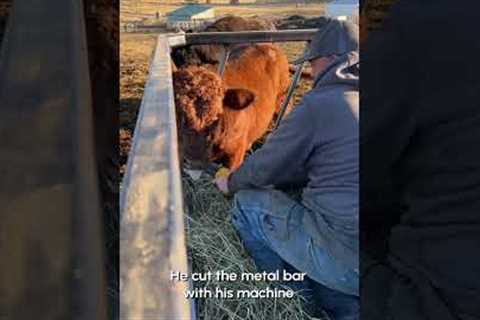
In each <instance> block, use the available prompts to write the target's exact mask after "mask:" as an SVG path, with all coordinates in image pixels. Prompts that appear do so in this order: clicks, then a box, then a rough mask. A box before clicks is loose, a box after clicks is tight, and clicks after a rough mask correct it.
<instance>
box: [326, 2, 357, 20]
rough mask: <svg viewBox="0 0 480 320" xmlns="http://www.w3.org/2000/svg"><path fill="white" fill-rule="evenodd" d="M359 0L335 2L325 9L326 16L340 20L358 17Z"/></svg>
mask: <svg viewBox="0 0 480 320" xmlns="http://www.w3.org/2000/svg"><path fill="white" fill-rule="evenodd" d="M358 8H359V4H358V0H334V1H331V2H329V3H328V4H327V5H326V7H325V14H326V15H327V16H329V17H335V18H337V19H340V20H345V19H347V18H352V17H355V16H358Z"/></svg>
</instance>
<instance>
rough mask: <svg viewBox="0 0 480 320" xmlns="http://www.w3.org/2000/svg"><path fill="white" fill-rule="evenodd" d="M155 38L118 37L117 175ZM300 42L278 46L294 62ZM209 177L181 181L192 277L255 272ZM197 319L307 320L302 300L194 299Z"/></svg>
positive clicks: (260, 285)
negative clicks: (118, 143) (118, 161)
mask: <svg viewBox="0 0 480 320" xmlns="http://www.w3.org/2000/svg"><path fill="white" fill-rule="evenodd" d="M155 40H156V37H155V35H151V34H150V35H148V34H128V33H123V34H122V35H121V44H120V52H121V54H120V69H121V70H120V72H121V76H120V77H121V78H120V94H121V101H120V125H121V129H120V145H121V161H122V167H121V171H122V172H123V170H124V169H125V163H126V161H127V156H128V152H129V150H130V146H131V142H132V135H133V134H134V129H135V122H136V117H137V112H138V108H139V106H140V103H141V99H142V96H143V91H144V86H145V82H146V80H147V77H148V68H149V62H150V57H151V54H152V52H153V49H154V46H155ZM304 45H305V44H304V43H284V44H280V46H281V47H282V48H283V50H284V52H285V53H286V54H287V56H288V57H289V59H290V60H293V59H295V58H296V57H298V56H299V55H300V54H301V53H302V51H303V48H304ZM311 85H312V81H311V80H309V79H302V81H301V82H300V84H299V87H298V90H297V91H296V93H295V96H294V101H295V102H296V103H298V101H299V100H300V99H301V96H302V95H303V94H304V92H305V91H308V90H309V89H310V87H311ZM212 178H213V177H211V176H208V175H204V176H203V177H202V178H201V179H200V180H199V181H195V182H194V181H192V180H191V179H190V178H189V177H186V176H184V177H183V181H182V182H183V189H184V195H185V209H186V210H185V211H186V214H187V219H188V230H187V244H188V252H189V255H190V257H192V260H193V264H192V268H193V271H194V272H207V271H212V272H214V271H218V270H225V271H226V272H235V273H242V272H255V271H256V270H255V266H254V264H253V262H252V261H251V259H250V258H249V256H248V255H247V253H246V252H245V250H244V248H243V246H242V244H241V242H240V239H239V238H238V236H237V234H236V232H235V230H234V228H233V225H232V224H231V221H230V209H231V199H229V198H226V197H224V196H223V195H222V194H221V193H220V192H219V191H218V190H217V189H216V187H215V186H214V185H213V184H212ZM201 285H202V286H206V287H207V288H210V289H212V290H213V289H214V288H215V287H220V288H228V289H230V290H238V289H243V290H245V289H247V290H253V289H264V288H266V287H267V286H270V287H272V286H273V287H274V286H278V285H272V284H271V283H267V282H252V281H246V282H226V283H219V282H209V283H202V284H201ZM197 303H198V310H199V319H206V320H207V319H225V320H230V319H231V320H233V319H238V320H240V319H242V320H243V319H246V320H264V319H280V320H282V319H285V320H287V319H288V320H290V319H291V320H310V319H313V318H311V317H309V316H308V315H307V314H306V313H305V312H304V310H303V309H302V303H301V298H300V297H298V296H296V297H295V298H293V299H214V298H210V299H199V300H197Z"/></svg>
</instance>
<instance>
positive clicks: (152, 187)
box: [120, 29, 317, 320]
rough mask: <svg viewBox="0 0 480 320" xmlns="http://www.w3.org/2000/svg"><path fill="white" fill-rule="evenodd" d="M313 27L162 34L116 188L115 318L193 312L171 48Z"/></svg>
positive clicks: (290, 35) (283, 37) (259, 38)
mask: <svg viewBox="0 0 480 320" xmlns="http://www.w3.org/2000/svg"><path fill="white" fill-rule="evenodd" d="M316 31H317V30H316V29H308V30H287V31H248V32H215V33H191V34H182V35H172V36H167V35H160V36H159V37H158V40H157V46H156V49H155V53H154V56H153V59H152V62H151V67H150V75H149V79H148V81H147V84H146V88H145V94H144V98H143V100H142V104H141V107H140V112H139V116H138V120H137V125H136V129H135V136H134V141H133V146H132V151H131V153H130V156H129V162H128V167H127V172H126V174H125V177H124V183H123V189H122V194H121V200H120V201H121V208H120V210H121V232H120V248H121V249H120V283H121V289H120V294H121V306H120V318H121V319H125V320H127V319H144V320H148V319H152V320H153V319H182V320H183V319H185V320H186V319H192V318H195V311H194V308H193V305H192V303H191V302H190V301H189V300H187V299H186V298H185V297H184V292H185V290H187V288H188V283H185V282H177V281H171V280H170V272H171V271H179V272H187V271H188V262H187V261H188V259H187V254H186V248H185V234H184V214H183V202H182V201H183V196H182V189H181V179H180V165H179V159H178V148H177V128H176V118H175V117H176V115H175V105H174V93H173V86H172V74H171V65H170V61H171V60H170V48H172V47H177V46H183V45H187V44H207V43H208V44H232V43H255V42H276V41H308V40H310V39H311V38H312V36H313V35H314V34H315V32H316Z"/></svg>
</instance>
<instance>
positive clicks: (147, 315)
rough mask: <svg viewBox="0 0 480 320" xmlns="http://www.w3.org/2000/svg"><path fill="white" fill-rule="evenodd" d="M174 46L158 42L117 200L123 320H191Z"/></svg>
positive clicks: (164, 38) (164, 37)
mask: <svg viewBox="0 0 480 320" xmlns="http://www.w3.org/2000/svg"><path fill="white" fill-rule="evenodd" d="M182 206H183V199H182V190H181V179H180V168H179V161H178V149H177V128H176V120H175V106H174V100H173V87H172V76H171V65H170V44H169V41H168V38H167V37H166V36H159V37H158V41H157V46H156V49H155V53H154V56H153V60H152V62H151V67H150V75H149V79H148V82H147V84H146V88H145V94H144V97H143V100H142V104H141V107H140V113H139V116H138V120H137V124H136V127H135V135H134V142H133V146H132V151H131V153H130V156H129V161H128V167H127V172H126V174H125V176H124V182H123V191H122V193H121V196H120V212H121V228H120V284H121V285H120V319H124V320H127V319H128V320H130V319H142V320H149V319H151V320H154V319H155V320H157V319H172V320H173V319H182V320H183V319H185V320H187V319H191V318H192V312H191V306H190V301H189V300H187V299H186V298H185V297H184V292H185V290H186V289H187V283H186V282H181V281H172V280H170V272H171V271H176V272H184V273H186V272H187V270H188V268H187V254H186V247H185V235H184V221H183V219H184V215H183V209H182V208H183V207H182Z"/></svg>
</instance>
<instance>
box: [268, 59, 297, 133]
mask: <svg viewBox="0 0 480 320" xmlns="http://www.w3.org/2000/svg"><path fill="white" fill-rule="evenodd" d="M303 66H304V63H303V62H302V63H300V64H299V65H297V67H296V70H295V74H294V76H293V79H292V83H291V84H290V88H288V93H287V97H286V98H285V101H283V105H282V107H281V108H280V112H279V114H278V118H277V122H276V123H275V126H274V128H275V129H277V128H278V126H279V125H280V122H281V121H282V118H283V116H284V115H285V112H286V111H287V108H288V104H289V102H290V100H291V99H292V96H293V93H294V92H295V89H296V88H297V84H298V81H299V80H300V77H301V75H302V71H303Z"/></svg>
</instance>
